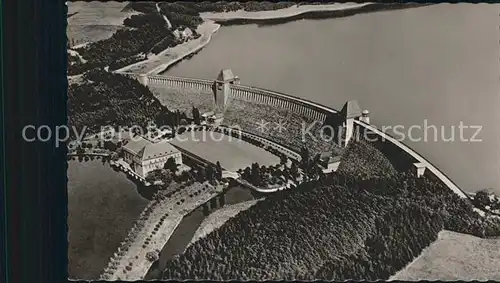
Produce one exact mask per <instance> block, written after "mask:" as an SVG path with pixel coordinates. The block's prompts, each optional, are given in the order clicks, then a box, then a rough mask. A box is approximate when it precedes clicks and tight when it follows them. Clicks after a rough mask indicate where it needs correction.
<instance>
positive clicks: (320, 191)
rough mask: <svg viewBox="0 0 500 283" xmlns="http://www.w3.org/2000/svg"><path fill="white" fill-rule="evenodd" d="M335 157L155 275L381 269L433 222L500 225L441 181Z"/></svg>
mask: <svg viewBox="0 0 500 283" xmlns="http://www.w3.org/2000/svg"><path fill="white" fill-rule="evenodd" d="M360 146H361V147H366V148H367V149H364V150H365V151H372V150H375V149H373V148H372V149H368V148H369V147H370V145H369V144H362V145H356V146H355V147H353V148H357V147H358V148H359V147H360ZM379 158H382V157H377V159H379ZM343 162H349V163H350V164H352V169H350V170H348V173H343V172H338V173H335V174H330V175H328V176H327V178H324V179H322V180H321V181H319V180H318V181H312V182H307V183H303V184H301V185H299V187H298V188H296V189H295V190H289V191H281V192H278V193H276V194H274V195H272V196H269V197H268V198H266V199H265V200H262V201H260V202H258V203H257V204H256V205H255V206H253V207H251V208H250V209H248V210H246V211H244V212H241V213H240V214H238V215H237V216H236V217H234V218H231V219H230V220H229V221H228V222H226V223H225V224H224V225H223V226H222V227H220V228H219V229H217V230H215V231H214V232H212V233H211V234H209V235H208V236H207V237H205V238H203V239H201V240H199V241H197V242H196V243H195V244H193V245H192V246H190V247H189V248H188V249H187V250H186V252H185V253H184V254H183V255H181V256H179V257H177V258H175V259H173V260H172V261H170V262H168V263H167V267H166V268H165V270H164V273H163V277H162V279H187V278H192V279H213V280H230V279H232V278H239V279H241V280H247V279H260V280H265V279H290V280H291V279H302V280H312V279H316V278H318V279H325V280H348V279H358V280H361V279H367V280H376V279H388V278H389V276H390V275H392V274H394V273H395V272H396V271H397V270H399V269H400V268H402V267H404V266H405V265H406V264H407V263H409V262H410V261H411V260H412V259H413V258H414V257H415V256H417V255H418V254H419V253H420V252H421V250H422V249H423V248H424V247H425V246H427V245H429V244H430V243H431V242H433V241H434V240H435V239H436V238H437V233H438V232H439V231H440V230H442V229H448V230H452V231H457V232H462V233H468V234H472V235H476V236H480V237H489V236H499V235H500V223H499V221H498V220H495V218H490V219H487V220H485V219H484V218H482V217H481V216H479V214H477V213H476V212H474V211H473V206H472V204H471V202H470V201H469V200H468V199H461V198H460V197H459V196H457V195H456V194H454V193H453V192H452V191H450V190H449V189H448V188H446V187H445V186H444V185H442V184H440V183H436V182H434V181H432V180H430V179H428V178H427V177H421V178H417V177H416V175H415V174H414V173H413V172H399V173H394V174H392V175H387V176H376V177H373V176H372V175H370V174H369V172H366V171H367V170H371V169H372V167H371V166H366V165H365V164H366V160H360V158H359V156H358V155H355V154H348V155H347V157H346V159H345V160H344V161H343ZM386 162H388V161H386ZM386 162H384V161H382V160H379V161H378V163H380V164H386ZM357 163H359V164H360V165H361V166H357V167H356V166H354V165H355V164H357ZM349 168H350V167H349ZM354 168H358V171H357V172H356V171H355V170H354Z"/></svg>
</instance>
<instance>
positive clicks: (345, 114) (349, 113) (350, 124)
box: [340, 100, 362, 146]
mask: <svg viewBox="0 0 500 283" xmlns="http://www.w3.org/2000/svg"><path fill="white" fill-rule="evenodd" d="M340 115H341V117H342V118H343V119H344V127H345V141H344V146H347V144H348V143H349V141H350V140H351V138H352V135H353V134H354V120H355V119H359V117H361V116H362V113H361V108H359V105H358V102H357V101H356V100H349V101H347V102H346V103H345V104H344V107H342V110H341V111H340Z"/></svg>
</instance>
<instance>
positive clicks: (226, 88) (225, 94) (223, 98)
mask: <svg viewBox="0 0 500 283" xmlns="http://www.w3.org/2000/svg"><path fill="white" fill-rule="evenodd" d="M232 84H236V85H239V84H240V79H239V78H238V77H237V76H235V75H234V74H233V71H231V69H224V70H221V71H220V73H219V75H218V76H217V80H216V81H214V83H213V85H212V90H213V92H214V99H215V107H216V109H215V113H216V114H217V113H222V112H224V108H225V107H226V103H227V100H228V98H229V96H230V95H231V87H230V85H232Z"/></svg>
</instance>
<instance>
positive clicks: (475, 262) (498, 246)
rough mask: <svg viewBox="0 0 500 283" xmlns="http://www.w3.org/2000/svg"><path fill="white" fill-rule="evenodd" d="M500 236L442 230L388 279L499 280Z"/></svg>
mask: <svg viewBox="0 0 500 283" xmlns="http://www.w3.org/2000/svg"><path fill="white" fill-rule="evenodd" d="M499 263H500V239H498V238H497V239H481V238H478V237H474V236H471V235H466V234H460V233H456V232H451V231H446V230H444V231H441V232H440V233H439V236H438V239H437V240H436V241H435V242H434V243H432V244H431V245H430V246H429V247H427V248H426V249H424V251H423V252H422V254H421V255H420V256H419V257H418V258H417V259H415V260H414V261H413V262H411V263H410V264H409V265H408V266H407V267H405V268H404V269H403V270H401V271H399V272H398V273H397V274H396V275H394V276H393V277H392V278H390V279H391V280H405V281H406V280H408V281H419V280H446V281H448V280H464V281H469V280H479V281H484V280H500V265H499Z"/></svg>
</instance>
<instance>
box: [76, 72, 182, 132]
mask: <svg viewBox="0 0 500 283" xmlns="http://www.w3.org/2000/svg"><path fill="white" fill-rule="evenodd" d="M83 79H84V83H82V84H77V85H76V84H75V85H70V86H69V89H68V124H69V126H70V127H71V126H73V127H75V128H76V129H77V130H78V131H82V130H83V127H87V130H90V131H91V132H95V131H98V130H99V129H100V128H101V127H104V126H122V127H125V126H128V127H131V126H133V125H137V126H140V127H142V128H143V129H145V128H146V127H147V125H148V124H149V122H151V121H154V122H156V124H157V125H170V126H171V127H175V126H177V125H179V123H180V120H181V119H186V117H185V114H181V113H179V112H172V111H170V110H169V109H167V107H165V106H163V105H161V104H160V102H159V101H158V99H156V98H155V97H154V95H153V93H151V91H150V90H149V89H148V88H147V87H145V86H143V85H142V84H140V83H139V82H138V81H137V80H136V79H133V78H129V77H126V76H122V75H119V74H113V73H109V72H106V71H103V70H99V69H95V70H92V71H90V72H87V73H85V74H84V75H83Z"/></svg>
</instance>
